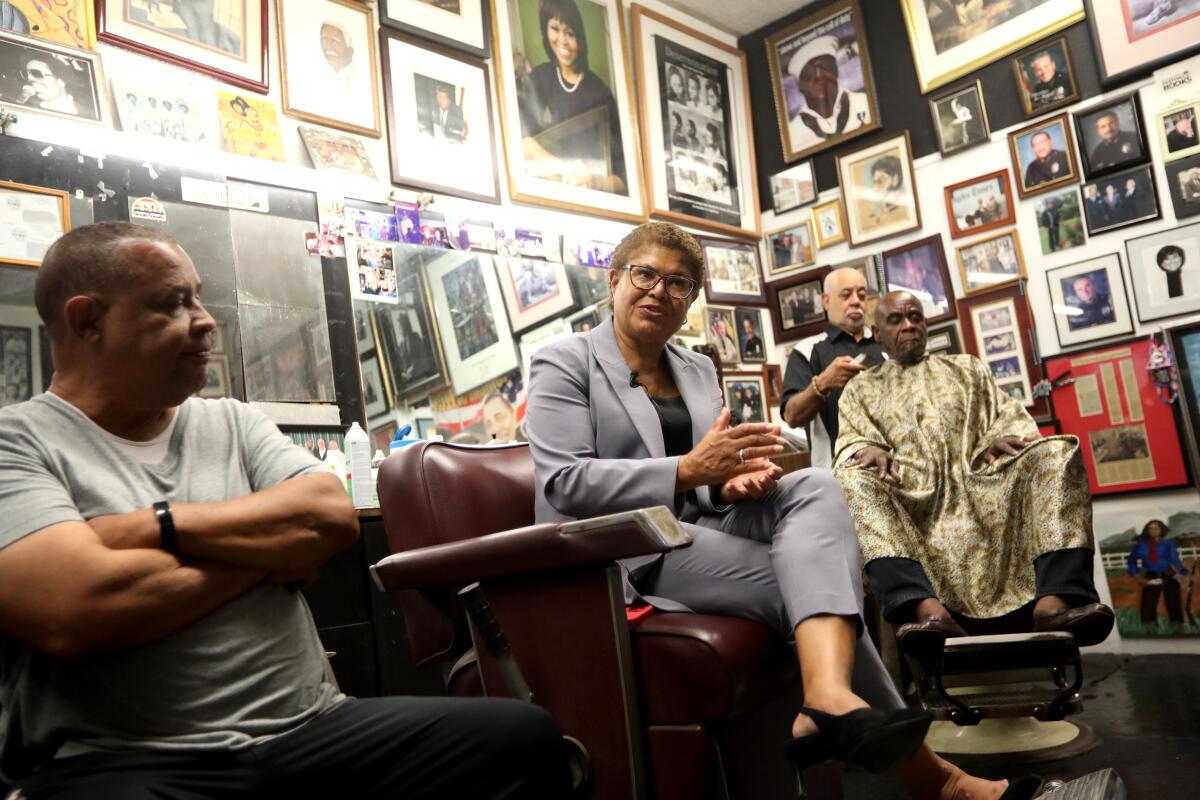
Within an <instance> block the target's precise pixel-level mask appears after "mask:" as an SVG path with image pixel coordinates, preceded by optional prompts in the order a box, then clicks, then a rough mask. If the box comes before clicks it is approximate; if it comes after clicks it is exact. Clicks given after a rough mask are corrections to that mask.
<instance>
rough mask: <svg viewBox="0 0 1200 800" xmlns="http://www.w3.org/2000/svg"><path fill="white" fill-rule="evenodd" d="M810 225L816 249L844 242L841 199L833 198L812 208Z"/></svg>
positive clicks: (844, 220)
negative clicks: (811, 225) (815, 241)
mask: <svg viewBox="0 0 1200 800" xmlns="http://www.w3.org/2000/svg"><path fill="white" fill-rule="evenodd" d="M812 224H813V236H815V237H816V240H817V248H818V249H821V248H825V247H829V246H830V245H834V244H838V243H840V242H844V241H846V210H845V208H844V207H843V206H842V198H840V197H835V198H833V199H832V200H826V201H825V202H824V203H817V204H816V205H815V206H813V207H812Z"/></svg>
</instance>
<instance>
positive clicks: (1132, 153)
mask: <svg viewBox="0 0 1200 800" xmlns="http://www.w3.org/2000/svg"><path fill="white" fill-rule="evenodd" d="M1141 157H1142V145H1141V142H1139V141H1138V137H1137V136H1135V135H1133V134H1132V133H1129V132H1128V131H1121V132H1120V133H1118V134H1117V138H1116V139H1114V140H1113V141H1111V142H1104V141H1102V142H1100V144H1098V145H1096V146H1095V147H1094V148H1092V154H1091V155H1090V156H1089V157H1088V161H1089V166H1091V168H1092V169H1107V168H1108V167H1116V166H1119V165H1121V164H1124V163H1126V162H1129V161H1137V160H1138V159H1140V158H1141Z"/></svg>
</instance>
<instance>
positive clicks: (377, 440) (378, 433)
mask: <svg viewBox="0 0 1200 800" xmlns="http://www.w3.org/2000/svg"><path fill="white" fill-rule="evenodd" d="M397 430H398V428H397V427H396V421H395V420H392V421H391V422H388V423H385V424H383V425H378V426H376V427H374V428H372V429H371V447H372V448H374V449H375V450H382V451H383V452H384V455H387V452H388V446H389V445H390V444H391V443H392V441H393V440H394V439H395V438H396V431H397ZM410 435H411V434H410Z"/></svg>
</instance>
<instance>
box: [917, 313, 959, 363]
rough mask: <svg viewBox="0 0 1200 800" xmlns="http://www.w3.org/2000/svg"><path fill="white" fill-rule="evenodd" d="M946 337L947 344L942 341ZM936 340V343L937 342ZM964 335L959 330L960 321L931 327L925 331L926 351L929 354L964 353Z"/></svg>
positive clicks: (947, 354) (951, 354)
mask: <svg viewBox="0 0 1200 800" xmlns="http://www.w3.org/2000/svg"><path fill="white" fill-rule="evenodd" d="M943 338H944V340H945V344H944V345H943V344H942V343H941V340H942V339H943ZM935 342H936V344H935ZM962 351H963V349H962V335H961V334H960V333H959V332H958V323H957V322H954V321H950V322H947V323H946V324H944V325H937V326H935V327H932V328H929V329H928V330H927V331H926V333H925V352H926V353H928V354H929V355H931V356H933V355H946V356H956V355H959V354H960V353H962Z"/></svg>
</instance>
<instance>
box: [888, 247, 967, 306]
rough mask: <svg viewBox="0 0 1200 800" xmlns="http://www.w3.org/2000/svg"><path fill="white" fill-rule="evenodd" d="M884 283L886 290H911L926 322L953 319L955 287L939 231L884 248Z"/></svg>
mask: <svg viewBox="0 0 1200 800" xmlns="http://www.w3.org/2000/svg"><path fill="white" fill-rule="evenodd" d="M883 285H884V290H885V291H888V292H893V291H896V290H897V289H902V290H904V291H906V292H911V293H912V295H913V296H914V297H916V298H917V299H919V300H920V301H921V308H922V310H923V311H924V312H925V322H926V323H928V324H933V323H937V322H941V321H943V320H947V319H953V318H954V313H955V308H954V289H953V288H951V287H952V284H951V283H950V270H949V269H948V268H947V267H946V249H945V247H943V245H942V235H941V234H940V233H935V234H934V235H933V236H929V237H926V238H924V239H918V240H917V241H915V242H908V243H907V244H903V245H901V246H899V247H896V248H893V249H891V250H885V251H883Z"/></svg>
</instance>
